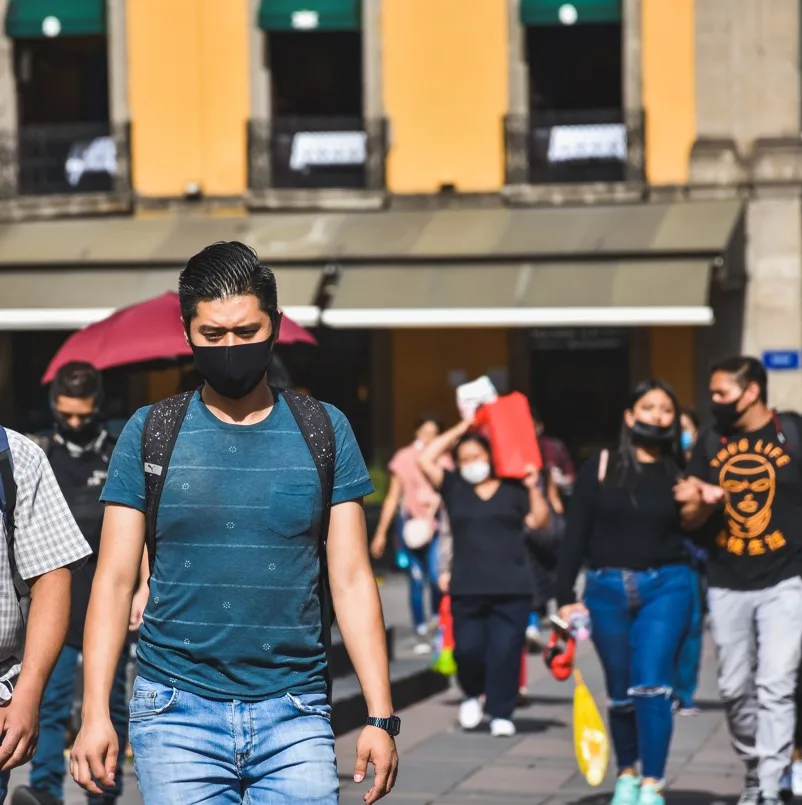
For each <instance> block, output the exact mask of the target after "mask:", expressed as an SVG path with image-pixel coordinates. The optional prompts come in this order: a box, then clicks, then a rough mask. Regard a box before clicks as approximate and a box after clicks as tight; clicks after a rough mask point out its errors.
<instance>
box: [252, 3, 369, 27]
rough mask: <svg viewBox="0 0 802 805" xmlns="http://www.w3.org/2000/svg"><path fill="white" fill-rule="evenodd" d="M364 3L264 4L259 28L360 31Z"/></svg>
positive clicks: (261, 7) (260, 10)
mask: <svg viewBox="0 0 802 805" xmlns="http://www.w3.org/2000/svg"><path fill="white" fill-rule="evenodd" d="M361 5H362V4H361V0H262V2H261V5H260V6H259V27H260V28H263V29H264V30H266V31H358V30H359V29H360V27H361V21H362V13H361Z"/></svg>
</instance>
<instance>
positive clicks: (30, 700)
mask: <svg viewBox="0 0 802 805" xmlns="http://www.w3.org/2000/svg"><path fill="white" fill-rule="evenodd" d="M6 434H7V436H8V443H9V446H10V448H11V461H12V465H13V469H14V480H15V483H16V486H17V500H16V506H15V507H14V524H15V529H14V557H15V560H16V566H17V570H18V572H19V574H20V576H22V578H23V579H24V580H25V581H26V582H27V584H28V586H29V587H30V591H31V600H30V610H29V612H28V616H27V626H26V621H25V618H24V617H23V613H22V609H21V607H20V603H19V601H18V599H17V594H16V590H15V587H14V577H13V575H12V570H11V564H10V562H9V556H8V548H7V543H6V519H5V517H3V518H0V531H2V538H0V805H2V803H3V802H4V801H5V799H6V795H7V792H8V778H9V774H10V772H11V769H13V768H14V767H16V766H20V765H22V764H23V763H26V762H27V761H29V760H30V759H31V757H32V756H33V754H34V752H35V750H36V742H37V738H38V734H39V707H40V705H41V702H42V696H43V694H44V690H45V686H46V684H47V680H48V678H49V676H50V673H51V672H52V670H53V666H54V665H55V663H56V659H57V658H58V655H59V652H60V651H61V648H62V646H63V644H64V639H65V637H66V634H67V624H68V621H69V615H70V582H71V578H70V574H71V571H72V569H73V568H75V567H77V566H79V565H80V564H81V563H82V562H83V561H84V560H85V559H86V558H87V557H88V556H89V555H90V554H91V549H90V547H89V544H88V543H87V542H86V540H85V539H84V538H83V536H82V535H81V532H80V530H79V529H78V526H77V525H76V523H75V520H74V519H73V516H72V514H71V513H70V510H69V508H68V506H67V503H66V501H65V500H64V496H63V495H62V494H61V490H60V489H59V487H58V484H57V483H56V479H55V477H54V475H53V471H52V470H51V468H50V464H49V462H48V460H47V458H46V457H45V454H44V452H43V451H42V450H41V448H39V447H37V446H36V445H35V444H34V443H33V442H31V441H30V440H29V439H26V438H25V437H23V436H21V435H20V434H18V433H15V432H14V431H11V430H6ZM23 648H24V657H23Z"/></svg>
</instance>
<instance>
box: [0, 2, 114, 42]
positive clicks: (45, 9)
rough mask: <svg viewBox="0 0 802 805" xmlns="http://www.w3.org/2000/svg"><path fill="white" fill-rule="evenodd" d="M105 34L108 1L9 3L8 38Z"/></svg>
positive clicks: (7, 17)
mask: <svg viewBox="0 0 802 805" xmlns="http://www.w3.org/2000/svg"><path fill="white" fill-rule="evenodd" d="M105 33H106V0H69V2H64V0H9V4H8V11H7V12H6V36H8V37H10V38H11V39H37V38H40V37H43V36H46V37H53V36H85V35H87V34H105Z"/></svg>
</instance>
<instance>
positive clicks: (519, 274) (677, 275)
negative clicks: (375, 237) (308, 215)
mask: <svg viewBox="0 0 802 805" xmlns="http://www.w3.org/2000/svg"><path fill="white" fill-rule="evenodd" d="M710 279H711V263H710V261H709V260H683V261H676V260H653V261H633V262H622V261H610V262H592V263H574V262H565V263H562V262H558V263H546V264H534V263H528V264H504V263H486V264H482V265H408V266H406V265H396V266H382V267H357V266H354V267H348V268H345V269H344V270H343V272H342V276H341V278H340V281H339V284H338V287H337V289H336V291H335V292H334V298H333V301H332V303H331V305H330V307H329V308H328V309H327V310H326V311H325V312H324V313H323V316H322V321H323V323H324V324H328V325H330V326H332V327H427V326H438V327H481V326H499V327H547V326H565V327H579V326H605V325H628V326H647V325H658V324H663V325H668V324H676V325H680V324H684V325H708V324H712V322H713V312H712V310H711V309H710V307H709V306H708V290H709V284H710Z"/></svg>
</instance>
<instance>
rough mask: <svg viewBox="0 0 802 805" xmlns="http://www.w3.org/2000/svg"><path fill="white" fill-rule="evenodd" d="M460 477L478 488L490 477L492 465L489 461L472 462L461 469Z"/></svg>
mask: <svg viewBox="0 0 802 805" xmlns="http://www.w3.org/2000/svg"><path fill="white" fill-rule="evenodd" d="M460 475H462V477H463V478H464V479H465V480H466V481H467V482H468V483H469V484H471V485H472V486H477V485H478V484H481V483H482V482H483V481H486V480H487V479H488V478H489V477H490V464H489V462H487V461H481V460H480V461H472V462H471V463H470V464H466V465H465V466H464V467H461V468H460Z"/></svg>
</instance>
